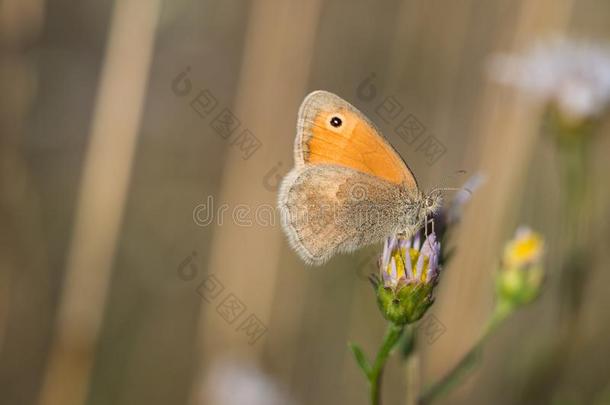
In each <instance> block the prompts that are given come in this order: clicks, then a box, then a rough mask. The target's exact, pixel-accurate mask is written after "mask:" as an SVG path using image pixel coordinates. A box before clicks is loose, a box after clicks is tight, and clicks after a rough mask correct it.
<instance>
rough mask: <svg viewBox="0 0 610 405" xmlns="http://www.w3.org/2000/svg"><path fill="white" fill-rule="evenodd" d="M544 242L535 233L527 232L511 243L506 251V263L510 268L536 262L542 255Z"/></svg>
mask: <svg viewBox="0 0 610 405" xmlns="http://www.w3.org/2000/svg"><path fill="white" fill-rule="evenodd" d="M542 249H543V241H542V238H541V237H540V235H538V234H537V233H535V232H531V231H529V232H527V233H525V234H524V235H521V236H519V237H517V238H516V239H514V240H513V241H511V242H510V243H509V244H508V245H506V249H505V250H504V261H505V262H506V264H507V265H508V266H509V267H512V266H523V265H525V264H529V263H532V262H534V261H536V260H537V259H538V258H539V257H540V255H541V254H542Z"/></svg>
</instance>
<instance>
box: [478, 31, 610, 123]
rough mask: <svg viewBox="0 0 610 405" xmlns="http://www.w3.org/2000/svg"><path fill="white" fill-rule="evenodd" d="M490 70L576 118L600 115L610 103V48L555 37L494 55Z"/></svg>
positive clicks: (502, 81)
mask: <svg viewBox="0 0 610 405" xmlns="http://www.w3.org/2000/svg"><path fill="white" fill-rule="evenodd" d="M489 67H490V69H489V73H490V75H491V77H492V78H493V79H494V80H496V81H497V82H499V83H502V84H506V85H511V86H514V87H517V88H519V89H521V90H524V91H526V92H528V93H531V94H533V95H534V96H536V97H538V98H540V100H541V101H542V102H544V103H552V104H555V105H556V106H557V108H559V110H560V111H561V113H562V114H565V115H566V116H567V117H570V118H573V119H584V118H590V117H594V116H597V115H599V114H600V113H602V112H603V111H604V110H605V109H606V108H607V107H608V104H609V103H610V48H608V47H607V46H602V45H600V44H593V43H589V42H583V41H573V40H566V39H561V38H554V39H551V40H548V41H544V42H538V43H536V44H535V45H534V46H532V47H531V48H530V49H528V50H526V51H525V52H523V53H521V54H512V55H506V54H499V55H495V56H494V57H493V58H492V60H491V64H490V66H489Z"/></svg>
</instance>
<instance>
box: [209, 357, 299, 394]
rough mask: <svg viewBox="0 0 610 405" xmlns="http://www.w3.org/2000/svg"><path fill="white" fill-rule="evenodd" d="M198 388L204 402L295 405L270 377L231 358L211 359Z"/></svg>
mask: <svg viewBox="0 0 610 405" xmlns="http://www.w3.org/2000/svg"><path fill="white" fill-rule="evenodd" d="M202 388H203V392H202V395H201V400H200V403H201V404H206V405H246V404H247V405H296V402H294V400H293V399H291V398H289V397H288V394H287V393H286V392H285V391H284V390H283V389H282V388H281V387H280V386H279V385H278V383H277V382H276V381H274V380H273V379H272V378H271V377H270V376H268V375H267V374H265V373H263V372H262V371H261V370H260V369H259V368H257V367H256V366H255V365H254V364H251V363H248V362H242V361H238V360H235V359H222V360H217V361H216V362H214V363H213V364H212V367H211V368H210V372H209V374H208V375H207V378H206V380H205V383H204V385H203V387H202Z"/></svg>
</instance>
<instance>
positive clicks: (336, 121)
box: [330, 116, 343, 128]
mask: <svg viewBox="0 0 610 405" xmlns="http://www.w3.org/2000/svg"><path fill="white" fill-rule="evenodd" d="M330 125H332V126H333V127H335V128H339V127H340V126H341V125H343V121H342V120H341V118H339V117H337V116H334V117H332V118H331V119H330Z"/></svg>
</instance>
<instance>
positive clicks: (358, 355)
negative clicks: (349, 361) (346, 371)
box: [347, 342, 371, 378]
mask: <svg viewBox="0 0 610 405" xmlns="http://www.w3.org/2000/svg"><path fill="white" fill-rule="evenodd" d="M347 345H348V346H349V348H350V349H351V350H352V353H353V354H354V358H355V359H356V362H357V363H358V365H359V366H360V368H361V369H362V371H363V372H364V374H365V375H366V377H367V378H369V376H370V374H371V365H370V364H369V361H368V360H367V359H366V356H365V355H364V352H363V351H362V349H361V348H360V346H358V345H357V344H355V343H352V342H349V343H348V344H347Z"/></svg>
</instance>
